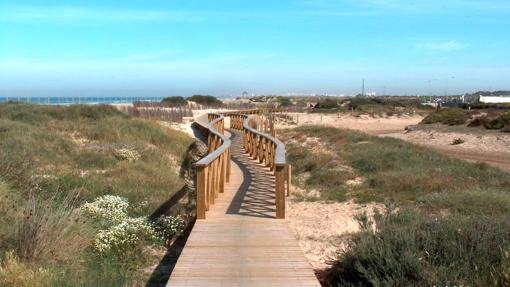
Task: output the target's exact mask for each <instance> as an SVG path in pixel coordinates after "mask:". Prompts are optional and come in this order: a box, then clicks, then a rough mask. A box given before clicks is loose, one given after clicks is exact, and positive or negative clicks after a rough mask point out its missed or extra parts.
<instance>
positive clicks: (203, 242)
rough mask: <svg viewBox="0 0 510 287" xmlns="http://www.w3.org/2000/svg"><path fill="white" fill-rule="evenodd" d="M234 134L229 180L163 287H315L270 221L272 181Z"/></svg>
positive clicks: (276, 222)
mask: <svg viewBox="0 0 510 287" xmlns="http://www.w3.org/2000/svg"><path fill="white" fill-rule="evenodd" d="M240 138H241V136H240V135H239V134H238V133H237V132H233V137H232V141H233V144H232V161H233V162H232V166H231V168H232V175H231V180H230V182H229V183H226V184H225V192H224V193H223V194H220V195H219V197H218V198H217V199H216V201H215V204H214V205H211V206H210V209H209V211H208V212H207V219H206V220H199V221H197V223H196V224H195V226H194V228H193V231H192V232H191V234H190V237H189V239H188V241H187V243H186V246H185V247H184V250H183V252H182V254H181V255H180V257H179V260H178V262H177V265H176V266H175V268H174V270H173V272H172V275H171V277H170V280H169V281H168V284H167V286H175V287H180V286H186V287H189V286H196V287H199V286H208V287H212V286H264V287H266V286H282V287H283V286H293V287H294V286H320V284H319V283H318V281H317V279H316V277H315V275H314V273H313V270H312V267H311V266H310V264H309V263H308V262H307V261H306V259H305V257H304V255H303V252H302V251H301V249H300V247H299V245H298V243H297V241H296V239H295V238H294V236H293V235H292V233H291V231H290V229H289V227H288V225H287V224H286V223H285V221H284V220H282V219H276V218H275V216H276V214H275V211H276V209H275V194H274V184H275V182H274V177H273V176H271V172H270V171H269V169H268V168H266V167H263V166H262V165H261V164H259V163H257V162H256V161H253V160H251V159H250V158H249V157H248V156H247V155H245V154H244V152H243V151H242V150H241V149H242V144H241V142H240Z"/></svg>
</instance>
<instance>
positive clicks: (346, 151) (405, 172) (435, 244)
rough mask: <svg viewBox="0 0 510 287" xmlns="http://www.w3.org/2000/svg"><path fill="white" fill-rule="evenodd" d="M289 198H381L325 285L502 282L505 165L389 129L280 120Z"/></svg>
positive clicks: (508, 181) (505, 265)
mask: <svg viewBox="0 0 510 287" xmlns="http://www.w3.org/2000/svg"><path fill="white" fill-rule="evenodd" d="M279 137H281V138H283V139H287V142H288V144H287V152H288V159H289V161H290V163H291V164H292V165H293V172H294V173H293V179H292V180H293V184H294V185H296V186H297V187H298V188H299V190H300V191H299V192H297V194H296V197H295V200H298V201H321V202H324V203H326V204H327V203H328V202H339V201H347V200H353V201H355V202H357V203H369V202H379V203H384V204H385V206H386V208H385V210H380V211H376V212H375V214H376V215H375V216H373V217H368V216H366V215H365V216H363V215H361V216H360V217H359V223H360V226H361V227H362V231H361V232H359V233H356V234H353V235H351V236H350V238H349V239H348V240H347V243H346V244H347V248H346V249H345V250H346V251H345V252H339V255H338V258H337V259H336V260H335V261H334V263H333V265H332V267H331V268H330V269H329V270H326V271H325V272H324V274H323V277H322V279H323V284H325V285H326V286H410V285H412V286H433V285H436V286H446V285H448V286H453V285H457V286H459V285H463V286H481V285H484V284H487V282H490V284H489V285H493V286H508V283H509V281H508V278H510V277H509V274H510V268H509V266H510V258H509V255H508V250H509V248H510V233H508V230H509V229H510V223H509V222H510V220H509V219H510V218H509V215H508V214H509V211H510V194H509V193H508V186H510V174H509V173H506V172H504V171H501V170H499V169H496V168H492V167H489V166H487V165H485V164H480V163H469V162H465V161H460V160H454V159H449V158H447V157H445V156H444V155H441V154H438V153H437V152H435V151H433V150H430V149H427V148H424V147H420V146H417V145H414V144H411V143H407V142H404V141H401V140H397V139H392V138H381V137H375V136H369V135H367V134H364V133H360V132H355V131H350V130H341V129H336V128H331V127H323V126H306V127H298V128H295V129H289V130H282V131H280V133H279Z"/></svg>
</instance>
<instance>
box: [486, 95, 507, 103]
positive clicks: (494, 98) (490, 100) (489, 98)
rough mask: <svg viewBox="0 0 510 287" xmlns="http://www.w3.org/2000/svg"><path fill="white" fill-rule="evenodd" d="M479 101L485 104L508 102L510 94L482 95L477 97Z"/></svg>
mask: <svg viewBox="0 0 510 287" xmlns="http://www.w3.org/2000/svg"><path fill="white" fill-rule="evenodd" d="M479 101H480V103H485V104H504V103H510V95H507V96H482V95H480V98H479Z"/></svg>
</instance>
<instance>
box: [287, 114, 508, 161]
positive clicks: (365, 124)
mask: <svg viewBox="0 0 510 287" xmlns="http://www.w3.org/2000/svg"><path fill="white" fill-rule="evenodd" d="M289 115H290V116H291V117H292V118H293V121H294V122H296V123H297V125H290V124H279V125H278V127H279V128H289V127H290V128H291V127H296V126H302V125H326V126H333V127H337V128H345V129H353V130H358V131H362V132H366V133H368V134H372V135H378V136H390V137H394V138H399V139H402V140H405V141H409V142H412V143H415V144H419V145H423V146H426V147H430V148H433V149H435V150H437V151H439V152H441V153H443V154H445V155H446V156H450V157H452V158H457V159H463V160H468V161H477V162H485V163H487V164H489V165H492V166H495V167H498V168H501V169H504V170H507V171H510V134H508V133H500V132H494V131H485V130H480V129H473V128H467V127H465V128H462V127H458V128H455V129H452V128H451V127H448V126H444V125H432V126H428V127H426V128H420V129H418V130H413V131H411V132H406V131H405V128H406V127H407V126H413V125H416V124H418V123H419V122H420V121H421V120H422V119H423V116H420V115H415V116H402V117H388V118H371V117H369V116H361V117H353V116H351V115H348V114H347V115H346V114H343V115H342V114H341V115H338V114H322V115H321V114H306V113H291V114H289ZM458 138H460V139H462V140H464V143H462V144H459V145H452V142H453V140H454V139H458Z"/></svg>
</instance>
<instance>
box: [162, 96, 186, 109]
mask: <svg viewBox="0 0 510 287" xmlns="http://www.w3.org/2000/svg"><path fill="white" fill-rule="evenodd" d="M161 103H163V104H165V105H166V106H169V107H182V106H185V105H187V104H188V101H187V100H186V99H185V98H183V97H179V96H176V97H166V98H164V99H163V100H161Z"/></svg>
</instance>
